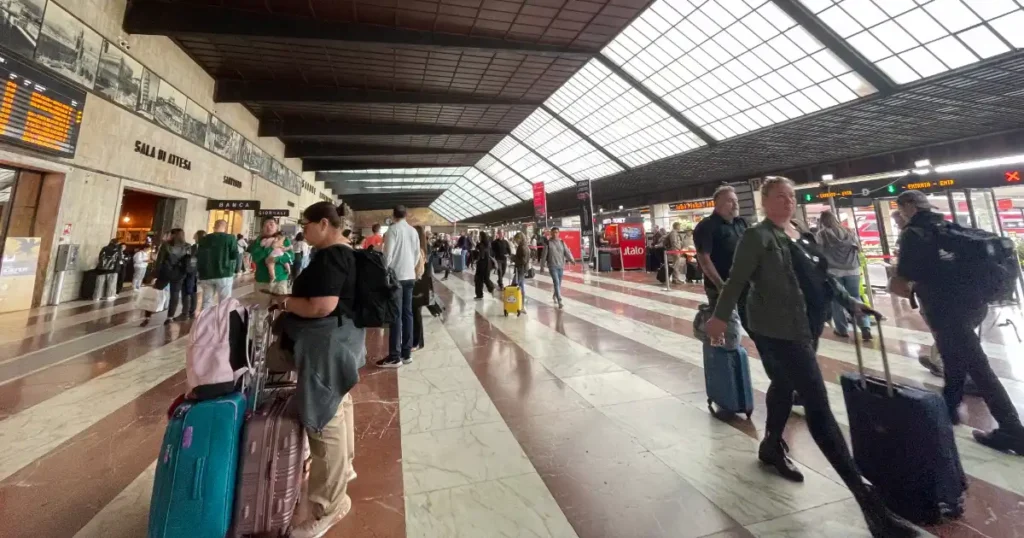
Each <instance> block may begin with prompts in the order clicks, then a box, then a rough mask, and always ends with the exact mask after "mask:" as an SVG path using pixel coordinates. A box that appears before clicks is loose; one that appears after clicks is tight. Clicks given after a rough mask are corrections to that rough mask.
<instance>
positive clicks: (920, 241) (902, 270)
mask: <svg viewBox="0 0 1024 538" xmlns="http://www.w3.org/2000/svg"><path fill="white" fill-rule="evenodd" d="M944 220H945V219H944V218H943V216H942V215H941V214H940V213H936V212H934V211H918V212H917V213H915V214H914V216H913V217H911V218H910V222H908V223H907V226H906V227H905V228H904V229H903V231H902V232H901V233H900V239H899V252H900V258H899V264H898V265H897V266H896V274H897V275H899V276H901V277H903V278H905V279H907V280H909V281H911V282H913V283H914V294H915V295H917V297H918V298H919V299H920V300H921V303H922V304H923V305H924V306H925V308H926V309H930V310H932V311H933V312H938V311H940V310H944V309H945V308H944V306H945V305H950V306H953V305H957V307H961V306H964V305H963V304H962V303H964V302H970V301H971V299H972V297H971V296H973V295H975V294H970V293H969V294H961V293H955V292H956V291H958V290H955V289H953V286H949V285H948V283H947V282H943V281H942V280H943V279H941V278H934V277H935V275H936V274H937V273H936V268H937V267H939V265H940V263H941V262H940V259H939V248H938V247H937V246H936V245H935V232H934V229H935V228H936V227H937V226H938V225H940V224H942V223H943V222H944ZM965 295H966V296H965ZM972 306H973V305H972ZM928 307H930V308H928Z"/></svg>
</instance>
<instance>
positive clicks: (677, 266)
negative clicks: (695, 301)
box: [664, 221, 686, 284]
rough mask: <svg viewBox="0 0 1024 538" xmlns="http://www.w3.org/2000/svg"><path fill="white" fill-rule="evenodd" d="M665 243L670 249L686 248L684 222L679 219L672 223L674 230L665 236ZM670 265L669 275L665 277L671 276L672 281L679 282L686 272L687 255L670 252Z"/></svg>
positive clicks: (667, 269)
mask: <svg viewBox="0 0 1024 538" xmlns="http://www.w3.org/2000/svg"><path fill="white" fill-rule="evenodd" d="M664 244H665V248H666V249H668V250H669V251H680V250H683V249H684V248H685V246H686V245H685V244H684V243H683V223H681V222H679V221H676V222H673V223H672V231H671V232H669V233H668V235H667V236H665V239H664ZM668 265H669V266H668V268H666V269H665V270H666V271H668V272H669V275H668V276H666V277H665V278H669V277H671V282H672V283H673V284H678V283H679V280H680V278H681V277H682V276H683V275H685V274H686V273H685V271H686V256H684V255H682V254H669V255H668Z"/></svg>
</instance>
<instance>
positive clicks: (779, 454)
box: [707, 177, 917, 538]
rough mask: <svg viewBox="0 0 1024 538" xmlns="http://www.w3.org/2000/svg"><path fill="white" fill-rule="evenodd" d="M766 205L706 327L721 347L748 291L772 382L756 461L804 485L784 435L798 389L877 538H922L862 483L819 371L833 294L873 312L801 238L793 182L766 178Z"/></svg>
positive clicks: (754, 332) (810, 422) (753, 328)
mask: <svg viewBox="0 0 1024 538" xmlns="http://www.w3.org/2000/svg"><path fill="white" fill-rule="evenodd" d="M761 199H762V204H763V206H764V211H765V219H764V220H763V221H761V223H759V224H758V225H756V226H754V227H751V228H749V229H747V230H746V231H745V232H744V233H743V237H742V239H741V240H740V241H739V243H738V245H737V246H736V260H735V263H733V265H732V267H731V272H730V276H729V278H728V280H727V281H726V282H725V284H724V286H723V287H722V288H721V289H720V294H719V295H718V296H717V297H716V298H717V301H716V305H715V309H714V315H713V317H712V319H711V320H709V321H708V323H707V333H708V337H709V338H710V339H711V341H712V342H715V341H721V340H722V339H723V338H724V337H725V331H726V326H727V322H728V320H729V318H730V317H731V316H732V313H733V310H734V309H735V308H736V306H737V301H739V299H740V297H741V296H742V295H743V293H744V290H745V289H746V288H747V286H748V285H749V286H750V289H751V293H750V294H749V297H748V299H747V300H748V302H749V305H748V315H749V316H750V319H749V324H750V331H749V332H750V335H751V337H752V338H753V339H754V341H755V342H756V343H757V349H758V351H759V352H760V354H761V362H762V363H763V364H764V368H765V371H766V372H767V374H768V377H769V378H770V379H771V385H769V387H768V392H767V395H766V398H765V400H766V404H765V405H766V408H767V413H768V419H767V424H766V426H765V438H764V440H763V441H762V442H761V446H760V449H759V450H758V458H759V459H760V460H761V461H762V462H764V463H765V464H766V465H767V466H769V467H771V468H774V469H775V470H776V471H777V472H778V473H779V474H780V475H781V476H782V477H784V478H786V479H789V480H793V481H796V482H802V481H803V474H802V473H801V472H800V470H799V469H798V468H797V467H796V465H795V464H794V463H793V461H792V460H790V459H789V456H788V454H787V453H788V446H787V445H786V443H785V441H784V440H783V436H782V434H783V430H784V429H785V426H786V421H787V420H788V419H789V414H790V411H791V409H792V407H793V391H794V390H796V391H797V392H799V393H800V396H801V397H802V399H803V402H804V409H805V415H806V418H807V426H808V429H809V430H810V431H811V435H812V437H813V438H814V442H815V443H816V444H817V445H818V448H820V449H821V451H822V453H824V454H825V457H826V458H828V460H829V463H831V464H832V467H833V468H834V469H835V470H836V472H837V473H838V474H839V476H840V477H841V478H842V479H843V482H845V483H846V485H847V487H849V488H850V491H851V492H853V495H854V497H855V498H856V500H857V502H858V504H859V505H860V508H861V511H862V512H863V514H864V518H865V519H866V521H867V524H868V528H869V529H870V531H871V534H872V536H875V537H876V538H881V537H884V538H898V537H904V536H917V533H916V531H915V530H914V529H913V527H912V526H911V525H910V524H909V523H907V522H905V521H903V520H902V519H901V518H899V517H898V516H896V515H894V514H893V513H892V512H890V511H889V510H888V509H887V508H885V506H884V504H883V503H882V501H881V499H880V497H879V496H878V494H877V493H876V492H875V490H874V489H873V488H872V487H871V486H869V485H868V484H866V483H865V482H864V479H863V478H862V477H861V475H860V473H859V471H858V470H857V466H856V464H855V463H854V461H853V457H852V456H851V454H850V450H849V447H847V445H846V441H845V439H844V438H843V434H842V432H841V431H840V429H839V424H838V423H837V422H836V419H835V416H834V415H833V414H832V410H831V408H830V407H829V402H828V393H827V392H826V389H825V382H824V380H823V379H822V375H821V370H820V369H819V367H818V361H817V356H816V353H817V345H818V338H819V336H820V335H821V332H822V330H823V329H824V327H825V321H826V319H827V317H828V308H829V305H830V301H831V298H832V296H834V297H835V298H836V299H837V300H839V301H841V302H842V303H843V304H845V305H847V306H848V307H850V308H852V309H854V310H863V311H865V312H868V310H867V308H866V307H863V305H861V304H860V303H859V302H858V301H856V300H855V299H853V298H851V297H850V296H849V294H848V293H846V290H845V288H843V287H842V286H839V285H838V284H837V283H834V282H830V281H831V280H832V279H831V277H830V276H829V275H828V273H827V272H826V271H825V270H824V268H823V267H822V265H827V262H826V261H825V260H824V259H823V256H821V255H820V254H815V253H816V252H818V250H817V247H816V245H815V244H814V237H813V236H812V235H810V234H809V233H801V232H800V231H799V230H798V229H797V228H796V227H795V225H794V224H793V221H792V219H793V213H794V211H795V209H796V194H795V193H794V191H793V183H792V182H791V181H790V180H788V179H786V178H781V177H770V178H767V179H766V180H765V182H764V184H763V186H762V187H761ZM815 256H816V258H815ZM815 260H820V261H818V262H817V263H816V261H815ZM716 269H717V267H716Z"/></svg>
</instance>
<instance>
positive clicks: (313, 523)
mask: <svg viewBox="0 0 1024 538" xmlns="http://www.w3.org/2000/svg"><path fill="white" fill-rule="evenodd" d="M351 508H352V500H351V499H350V498H349V497H348V495H346V496H345V503H344V506H343V507H342V509H340V510H338V511H337V512H335V513H333V514H328V515H326V516H324V517H321V518H316V519H309V520H306V521H305V522H303V523H302V524H300V525H297V526H294V527H292V528H291V530H290V531H289V532H288V536H289V537H290V538H321V537H322V536H323V535H325V534H327V531H329V530H331V527H333V526H335V525H337V524H338V522H340V521H341V520H342V518H344V517H345V516H346V515H347V514H348V511H349V510H350V509H351Z"/></svg>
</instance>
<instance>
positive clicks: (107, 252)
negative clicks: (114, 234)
mask: <svg viewBox="0 0 1024 538" xmlns="http://www.w3.org/2000/svg"><path fill="white" fill-rule="evenodd" d="M120 255H121V253H120V252H119V251H117V250H115V249H112V248H110V246H109V245H107V246H105V247H103V249H102V250H100V263H99V265H98V266H97V267H96V268H97V269H99V270H100V271H106V272H108V273H113V272H114V271H117V258H118V256H120Z"/></svg>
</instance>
